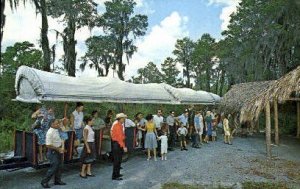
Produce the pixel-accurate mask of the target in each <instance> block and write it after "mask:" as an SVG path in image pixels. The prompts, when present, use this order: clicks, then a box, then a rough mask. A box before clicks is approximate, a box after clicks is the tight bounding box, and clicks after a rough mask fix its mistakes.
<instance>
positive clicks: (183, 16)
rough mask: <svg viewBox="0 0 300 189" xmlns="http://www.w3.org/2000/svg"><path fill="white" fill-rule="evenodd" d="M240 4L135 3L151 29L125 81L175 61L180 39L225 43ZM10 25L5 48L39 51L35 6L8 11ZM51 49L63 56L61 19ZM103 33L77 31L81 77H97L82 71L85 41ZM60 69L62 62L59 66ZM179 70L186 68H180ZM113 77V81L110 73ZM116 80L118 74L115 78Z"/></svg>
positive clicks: (225, 0)
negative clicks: (150, 66) (27, 45)
mask: <svg viewBox="0 0 300 189" xmlns="http://www.w3.org/2000/svg"><path fill="white" fill-rule="evenodd" d="M105 1H106V0H95V2H97V3H98V10H99V14H101V13H103V11H105V6H104V2H105ZM239 1H240V0H135V2H136V3H137V5H136V8H135V13H137V14H145V15H147V16H148V23H149V25H148V29H147V32H146V35H145V36H143V37H140V38H138V39H136V41H135V45H136V46H137V47H138V51H137V52H136V53H135V54H134V55H133V57H132V59H131V60H130V62H129V64H128V65H127V66H126V74H125V78H126V79H129V78H131V76H134V75H137V70H138V69H139V68H142V67H144V66H146V65H147V63H148V62H150V61H152V62H154V63H155V64H156V65H157V66H158V68H160V65H161V63H162V62H163V61H164V60H165V58H166V57H169V56H171V57H173V55H172V51H173V50H174V47H175V43H176V40H177V39H180V38H183V37H189V38H191V39H192V40H194V41H196V40H197V39H199V38H200V37H201V35H202V34H204V33H209V34H210V35H211V36H212V37H214V38H216V39H217V40H218V39H221V37H222V36H221V32H222V31H223V30H226V28H227V26H228V23H229V20H230V15H231V14H232V13H233V12H234V11H236V6H237V5H238V2H239ZM5 14H6V25H5V28H4V36H3V44H2V48H3V50H5V48H6V47H7V46H12V45H13V44H14V43H15V42H22V41H29V42H31V43H33V44H35V45H36V47H37V48H39V38H40V28H41V19H40V15H36V14H35V9H34V6H33V5H30V4H29V5H26V7H24V6H23V4H21V5H20V7H19V8H18V10H17V11H13V12H12V11H11V10H10V8H9V7H6V9H5ZM48 22H49V34H48V37H49V41H50V46H52V45H53V44H56V45H57V48H56V56H57V57H58V58H57V59H59V58H60V57H61V56H62V55H63V48H62V42H61V39H57V38H56V33H55V32H54V30H58V31H63V29H64V24H63V22H62V21H61V20H60V19H53V18H51V17H48ZM99 33H101V29H100V28H94V29H93V30H92V31H90V30H89V29H88V28H87V27H84V28H81V29H80V30H77V31H76V35H75V38H76V40H77V45H76V51H77V60H78V61H77V64H76V67H77V68H78V71H77V72H76V76H78V77H96V76H97V73H96V71H94V70H91V69H89V68H87V69H86V70H85V71H83V72H82V71H81V70H79V65H80V60H79V59H80V57H82V56H84V53H85V52H86V50H87V49H86V45H85V40H86V39H87V38H89V37H91V36H93V35H98V34H99ZM55 64H56V65H60V64H61V63H59V62H58V61H57V62H56V63H55ZM178 69H180V70H182V67H180V65H178ZM109 77H113V74H112V71H110V74H109ZM115 77H116V74H115Z"/></svg>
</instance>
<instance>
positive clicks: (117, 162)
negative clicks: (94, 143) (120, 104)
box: [110, 113, 127, 180]
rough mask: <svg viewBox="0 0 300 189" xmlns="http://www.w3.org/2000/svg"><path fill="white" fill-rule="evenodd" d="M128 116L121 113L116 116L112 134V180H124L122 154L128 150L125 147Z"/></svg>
mask: <svg viewBox="0 0 300 189" xmlns="http://www.w3.org/2000/svg"><path fill="white" fill-rule="evenodd" d="M126 117H127V116H126V115H125V114H123V113H119V114H117V116H116V121H115V122H114V124H113V125H112V127H111V130H110V134H111V140H112V153H113V173H112V180H123V179H122V176H123V175H122V174H120V169H121V162H122V153H123V151H124V152H125V153H126V152H127V148H126V146H125V133H124V126H123V124H124V123H125V119H126Z"/></svg>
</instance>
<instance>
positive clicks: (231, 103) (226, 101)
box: [219, 81, 275, 114]
mask: <svg viewBox="0 0 300 189" xmlns="http://www.w3.org/2000/svg"><path fill="white" fill-rule="evenodd" d="M274 83H275V81H261V82H249V83H240V84H236V85H233V86H232V88H231V89H230V90H229V91H228V92H227V93H226V94H225V96H224V97H223V99H222V100H221V103H220V106H219V109H220V110H221V111H222V112H224V113H226V114H227V113H230V114H237V113H240V111H241V109H242V108H243V107H244V106H245V104H247V102H248V101H251V99H256V98H258V97H259V96H260V95H261V93H263V92H264V90H266V88H269V87H270V86H271V85H273V84H274Z"/></svg>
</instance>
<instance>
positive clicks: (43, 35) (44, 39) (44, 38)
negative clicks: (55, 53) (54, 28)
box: [41, 0, 51, 72]
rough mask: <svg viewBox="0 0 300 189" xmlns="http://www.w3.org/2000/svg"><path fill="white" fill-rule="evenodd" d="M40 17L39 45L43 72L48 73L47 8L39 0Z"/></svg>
mask: <svg viewBox="0 0 300 189" xmlns="http://www.w3.org/2000/svg"><path fill="white" fill-rule="evenodd" d="M41 15H42V29H41V43H42V50H43V57H44V67H43V70H44V71H47V72H50V65H51V57H50V56H51V55H50V48H49V40H48V19H47V7H46V0H41Z"/></svg>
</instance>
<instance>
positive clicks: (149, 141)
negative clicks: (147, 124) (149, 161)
mask: <svg viewBox="0 0 300 189" xmlns="http://www.w3.org/2000/svg"><path fill="white" fill-rule="evenodd" d="M145 148H147V149H154V148H157V140H156V136H155V134H154V133H153V132H151V133H147V134H146V139H145Z"/></svg>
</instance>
